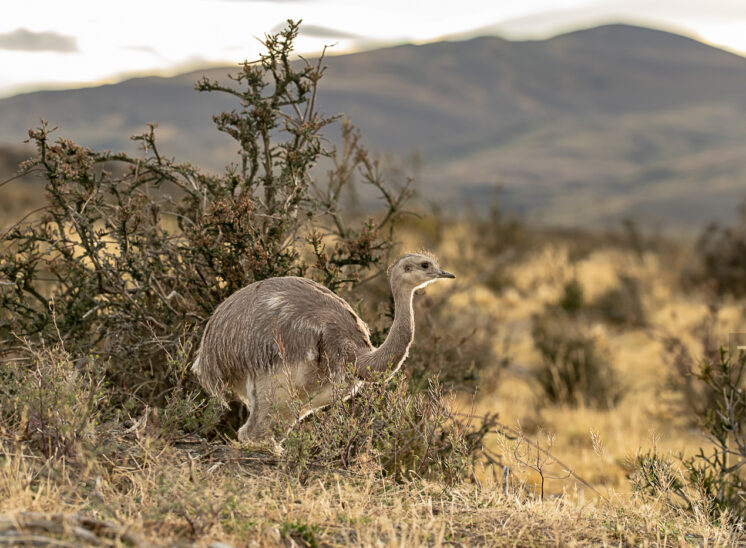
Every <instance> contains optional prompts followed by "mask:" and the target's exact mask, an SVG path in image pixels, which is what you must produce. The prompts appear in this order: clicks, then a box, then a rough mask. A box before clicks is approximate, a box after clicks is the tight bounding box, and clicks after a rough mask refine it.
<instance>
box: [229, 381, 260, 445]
mask: <svg viewBox="0 0 746 548" xmlns="http://www.w3.org/2000/svg"><path fill="white" fill-rule="evenodd" d="M233 393H234V394H235V396H236V399H238V401H240V402H241V403H242V404H244V406H245V407H246V411H247V412H248V414H249V417H248V418H247V419H246V422H245V423H244V424H243V426H241V428H239V429H238V439H239V441H248V440H249V439H251V432H252V430H253V426H254V424H255V423H256V385H255V383H254V381H253V379H252V378H251V376H248V375H247V376H246V379H245V380H244V381H243V382H239V383H236V384H235V385H234V386H233Z"/></svg>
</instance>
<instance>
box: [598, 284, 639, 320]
mask: <svg viewBox="0 0 746 548" xmlns="http://www.w3.org/2000/svg"><path fill="white" fill-rule="evenodd" d="M640 293H641V288H640V280H638V279H637V278H634V277H632V276H621V278H620V280H619V285H617V286H616V287H612V288H610V289H608V290H607V291H606V292H604V293H602V294H601V295H599V296H598V297H597V298H596V299H595V301H594V302H593V303H592V304H590V307H591V308H592V309H593V310H595V311H596V313H597V314H598V316H599V317H600V318H601V319H603V320H604V321H605V322H607V323H610V324H615V325H620V326H628V327H644V326H645V325H647V314H646V312H645V307H644V306H643V304H642V296H641V294H640Z"/></svg>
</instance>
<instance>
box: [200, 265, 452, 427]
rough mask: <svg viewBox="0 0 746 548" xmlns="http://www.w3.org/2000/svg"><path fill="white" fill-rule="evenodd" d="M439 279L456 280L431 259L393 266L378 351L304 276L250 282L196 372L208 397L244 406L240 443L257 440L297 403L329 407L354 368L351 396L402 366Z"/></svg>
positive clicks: (214, 321) (215, 322) (210, 339)
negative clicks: (226, 397)
mask: <svg viewBox="0 0 746 548" xmlns="http://www.w3.org/2000/svg"><path fill="white" fill-rule="evenodd" d="M440 278H455V276H454V275H453V274H450V273H448V272H445V271H443V270H442V269H441V268H440V265H439V264H438V261H437V260H436V259H435V258H434V257H432V256H430V255H428V254H422V253H410V254H407V255H404V256H403V257H402V258H400V259H399V260H398V261H397V262H396V263H395V264H394V265H393V266H392V267H391V269H390V271H389V283H390V286H391V291H392V294H393V297H394V321H393V324H392V325H391V329H390V330H389V333H388V336H387V337H386V340H385V341H384V342H383V344H382V345H381V346H379V347H378V348H374V347H373V345H372V344H371V342H370V331H369V329H368V326H367V325H366V324H365V322H364V321H363V320H361V319H360V317H359V316H358V315H357V314H356V313H355V311H354V310H353V309H352V307H351V306H350V305H349V304H348V303H347V302H345V301H344V299H342V298H340V297H339V296H337V295H336V294H334V293H333V292H332V291H330V290H329V289H327V288H326V287H324V286H322V285H320V284H318V283H316V282H314V281H312V280H309V279H307V278H299V277H282V278H269V279H267V280H262V281H258V282H255V283H252V284H251V285H248V286H246V287H244V288H243V289H240V290H239V291H237V292H236V293H234V294H233V295H231V296H230V297H228V298H227V299H226V300H225V301H223V302H222V303H221V304H220V305H219V306H218V307H217V309H216V310H215V312H214V313H213V315H212V316H211V317H210V319H209V321H208V322H207V326H206V328H205V332H204V335H203V336H202V343H201V345H200V350H199V355H198V357H197V359H196V360H195V362H194V365H193V366H192V369H193V371H194V372H195V373H196V375H197V377H198V379H199V381H200V383H201V384H202V386H204V388H205V389H206V390H207V391H208V392H210V393H212V394H215V395H222V393H223V391H224V390H226V389H227V390H228V391H230V392H231V393H232V394H233V396H234V397H235V398H236V399H237V400H239V401H240V402H242V403H243V404H244V405H245V406H246V408H247V410H248V412H249V418H248V420H247V421H246V423H245V424H244V425H243V426H242V427H241V428H240V429H239V432H238V437H239V439H240V440H242V441H246V440H249V439H259V438H261V437H263V436H264V435H265V434H266V433H267V432H268V429H269V427H270V425H271V424H272V420H273V418H276V417H277V416H278V415H279V416H282V415H283V414H284V415H287V414H288V413H289V403H290V400H291V399H292V398H296V399H297V401H299V402H301V404H302V406H303V409H304V410H306V412H310V411H312V410H314V409H316V408H319V407H323V406H325V405H328V404H329V403H331V401H332V400H333V398H334V395H335V386H337V385H338V383H339V382H345V375H346V372H347V371H348V367H349V366H352V369H351V370H352V371H353V372H354V375H355V377H356V378H353V381H352V385H351V386H349V389H350V390H355V389H356V388H357V386H359V383H361V382H363V381H364V380H367V379H370V378H371V376H373V375H375V374H376V373H378V372H381V371H386V370H388V369H393V370H396V369H398V368H399V367H401V364H402V363H403V362H404V360H405V359H406V357H407V354H408V352H409V347H410V345H411V344H412V341H413V339H414V311H413V309H412V299H413V295H414V292H415V290H417V289H418V288H421V287H424V286H425V285H428V284H430V283H432V282H434V281H436V280H438V279H440ZM286 418H287V417H286Z"/></svg>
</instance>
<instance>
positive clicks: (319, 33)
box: [270, 21, 362, 40]
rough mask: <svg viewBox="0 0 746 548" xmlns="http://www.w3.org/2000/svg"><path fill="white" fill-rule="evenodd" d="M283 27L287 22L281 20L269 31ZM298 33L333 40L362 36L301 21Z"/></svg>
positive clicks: (276, 30)
mask: <svg viewBox="0 0 746 548" xmlns="http://www.w3.org/2000/svg"><path fill="white" fill-rule="evenodd" d="M285 27H287V22H285V21H283V22H282V23H280V24H278V25H275V26H274V28H273V29H272V30H271V31H270V32H280V31H281V30H283V29H284V28H285ZM300 34H301V36H306V37H308V38H331V39H333V40H355V39H358V38H362V36H360V35H359V34H353V33H351V32H346V31H343V30H338V29H333V28H330V27H322V26H321V25H307V24H305V23H301V26H300Z"/></svg>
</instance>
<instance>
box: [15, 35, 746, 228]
mask: <svg viewBox="0 0 746 548" xmlns="http://www.w3.org/2000/svg"><path fill="white" fill-rule="evenodd" d="M328 65H329V69H328V71H327V74H326V76H325V78H324V80H323V81H322V84H321V92H320V98H319V100H320V105H321V108H322V109H323V110H324V111H325V112H327V113H337V112H344V113H346V114H348V115H349V116H350V117H351V118H352V121H353V122H354V123H355V124H356V125H358V126H359V127H360V128H361V129H362V131H363V135H364V137H365V139H366V141H367V142H368V144H369V145H370V147H371V148H372V149H374V150H379V151H382V152H383V151H392V152H394V153H397V154H407V153H410V152H412V151H417V152H418V153H419V154H420V156H421V158H422V160H423V167H422V179H423V181H424V182H423V185H426V186H427V188H428V196H432V197H434V198H435V199H440V200H445V199H449V198H454V197H456V198H459V199H461V200H462V201H463V200H467V201H468V200H472V201H476V202H483V201H484V198H485V196H486V195H488V193H491V192H492V188H493V187H494V185H495V183H496V182H499V183H500V184H501V185H502V186H503V187H504V193H503V199H504V201H505V202H507V204H508V205H509V206H510V207H513V208H517V209H519V210H520V211H522V212H525V213H527V214H529V215H531V216H533V217H535V218H537V219H540V220H544V221H547V222H557V223H561V224H605V223H609V222H612V223H613V222H616V220H618V219H619V218H621V217H624V216H628V215H633V216H636V217H638V218H641V219H642V220H647V221H656V222H662V223H665V224H666V225H671V226H678V225H682V224H686V225H691V224H694V225H700V224H702V223H704V222H706V221H709V220H711V219H713V218H718V217H721V216H726V217H729V216H731V215H732V214H733V212H734V207H733V205H734V202H738V201H740V200H742V199H743V198H744V197H746V188H744V182H746V161H744V160H743V157H744V154H743V153H744V150H745V148H746V94H744V90H746V59H744V58H742V57H739V56H736V55H733V54H730V53H727V52H724V51H722V50H718V49H715V48H712V47H709V46H707V45H704V44H701V43H699V42H696V41H694V40H691V39H688V38H684V37H681V36H677V35H673V34H669V33H666V32H662V31H656V30H651V29H644V28H639V27H631V26H627V25H610V26H604V27H598V28H593V29H588V30H583V31H577V32H573V33H570V34H565V35H562V36H558V37H555V38H552V39H549V40H544V41H534V42H509V41H506V40H502V39H500V38H496V37H483V38H477V39H473V40H469V41H464V42H439V43H434V44H428V45H424V46H411V45H406V46H397V47H392V48H387V49H382V50H376V51H371V52H365V53H359V54H353V55H344V56H338V57H332V58H329V59H328ZM228 70H230V69H227V68H225V69H211V70H206V71H200V72H197V73H190V74H185V75H181V76H177V77H174V78H155V77H151V78H139V79H133V80H128V81H125V82H122V83H120V84H116V85H109V86H101V87H97V88H88V89H79V90H68V91H54V92H38V93H31V94H24V95H19V96H15V97H10V98H7V99H4V100H0V144H11V143H18V142H20V141H21V140H22V139H23V138H24V136H25V131H26V129H27V128H28V127H31V126H33V125H35V124H37V123H38V120H39V118H45V119H47V120H49V121H50V122H51V123H52V124H54V125H59V126H61V128H62V130H61V131H60V134H63V133H64V135H66V136H69V137H71V138H73V139H75V140H78V141H80V142H81V143H84V144H87V145H89V146H93V147H97V148H112V149H128V148H130V149H131V147H132V144H131V143H130V142H129V141H128V136H129V135H131V134H134V133H138V132H140V131H142V128H143V126H144V124H145V123H147V122H151V121H154V122H158V123H159V127H160V131H159V133H160V136H161V140H162V147H163V149H164V151H165V152H166V153H167V154H172V155H175V156H176V157H177V158H179V159H183V160H189V161H192V162H194V163H197V164H201V165H204V166H205V167H209V168H212V169H220V168H221V167H222V166H223V165H225V163H227V162H228V161H230V160H231V159H232V156H233V152H234V150H233V147H232V145H231V143H230V141H229V140H228V139H227V138H225V137H224V136H222V135H220V134H219V133H218V132H217V131H215V130H214V128H213V126H212V122H211V113H213V112H219V111H221V110H225V109H230V108H233V106H234V105H233V104H232V102H231V101H230V99H228V98H223V97H219V96H217V95H214V94H211V95H206V94H199V93H197V92H195V91H193V83H194V82H195V81H196V80H197V78H198V77H199V76H200V75H201V74H202V73H205V74H207V75H209V76H211V77H213V78H220V79H222V80H225V79H226V78H225V74H226V73H227V72H228Z"/></svg>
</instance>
